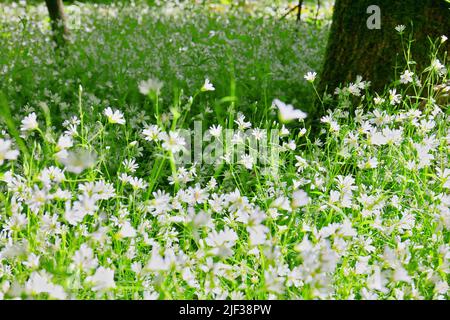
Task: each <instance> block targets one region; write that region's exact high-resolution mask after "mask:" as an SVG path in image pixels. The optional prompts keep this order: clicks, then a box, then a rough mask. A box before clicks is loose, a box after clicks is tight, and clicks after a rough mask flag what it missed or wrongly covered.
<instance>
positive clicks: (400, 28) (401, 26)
mask: <svg viewBox="0 0 450 320" xmlns="http://www.w3.org/2000/svg"><path fill="white" fill-rule="evenodd" d="M405 29H406V26H405V25H403V24H400V25H398V26H396V27H395V30H396V31H397V32H398V33H400V34H401V33H403V31H405Z"/></svg>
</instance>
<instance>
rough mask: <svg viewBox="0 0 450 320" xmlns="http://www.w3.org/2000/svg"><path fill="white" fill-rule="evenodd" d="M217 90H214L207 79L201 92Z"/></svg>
mask: <svg viewBox="0 0 450 320" xmlns="http://www.w3.org/2000/svg"><path fill="white" fill-rule="evenodd" d="M214 90H216V88H214V86H213V84H212V83H211V82H210V81H209V79H208V78H206V79H205V83H204V84H203V87H202V88H201V91H214Z"/></svg>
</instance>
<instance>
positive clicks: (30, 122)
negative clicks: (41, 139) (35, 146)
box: [20, 112, 38, 131]
mask: <svg viewBox="0 0 450 320" xmlns="http://www.w3.org/2000/svg"><path fill="white" fill-rule="evenodd" d="M37 128H38V123H37V116H36V113H34V112H33V113H31V114H30V115H28V116H26V117H25V118H23V120H22V125H21V127H20V130H21V131H33V130H36V129H37Z"/></svg>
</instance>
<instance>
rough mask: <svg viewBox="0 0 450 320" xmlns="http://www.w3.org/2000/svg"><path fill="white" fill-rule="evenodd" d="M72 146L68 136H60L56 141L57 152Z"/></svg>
mask: <svg viewBox="0 0 450 320" xmlns="http://www.w3.org/2000/svg"><path fill="white" fill-rule="evenodd" d="M72 146H73V141H72V137H71V136H69V135H62V136H60V137H59V139H58V143H57V144H56V148H57V150H59V151H60V150H66V149H69V148H71V147H72Z"/></svg>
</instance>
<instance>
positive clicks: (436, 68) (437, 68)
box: [431, 59, 447, 76]
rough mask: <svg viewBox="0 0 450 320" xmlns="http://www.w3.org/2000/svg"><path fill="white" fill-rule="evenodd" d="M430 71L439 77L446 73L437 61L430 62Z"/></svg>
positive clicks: (445, 69)
mask: <svg viewBox="0 0 450 320" xmlns="http://www.w3.org/2000/svg"><path fill="white" fill-rule="evenodd" d="M431 68H432V70H434V71H436V72H437V73H438V74H439V76H444V75H445V74H446V73H447V68H446V67H445V66H444V65H443V64H442V63H441V61H440V60H439V59H434V60H433V61H432V62H431Z"/></svg>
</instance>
